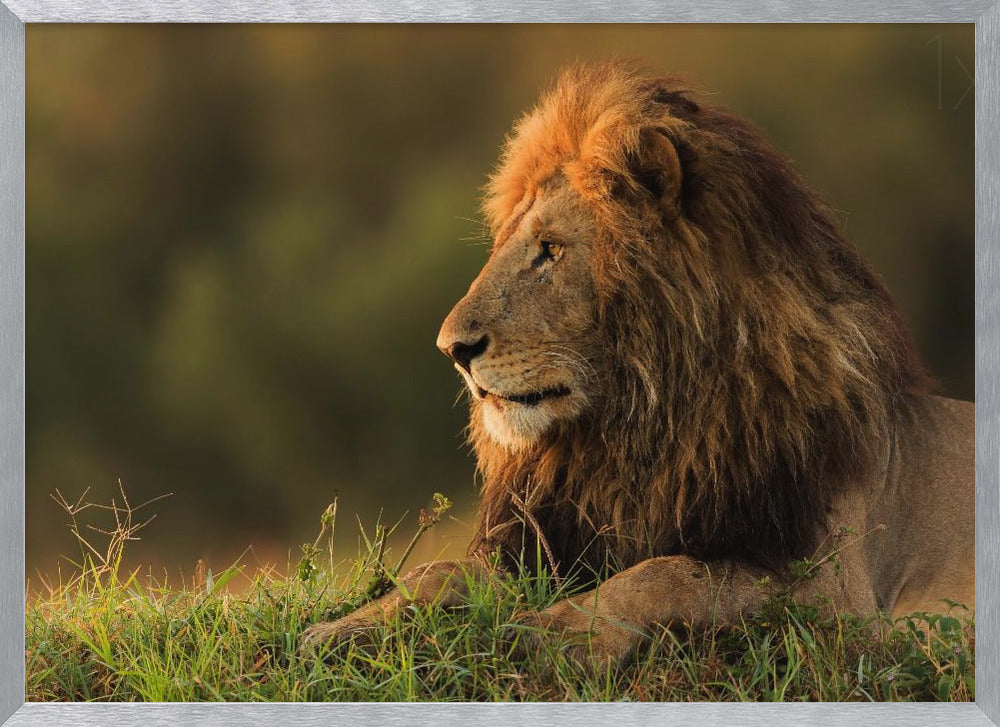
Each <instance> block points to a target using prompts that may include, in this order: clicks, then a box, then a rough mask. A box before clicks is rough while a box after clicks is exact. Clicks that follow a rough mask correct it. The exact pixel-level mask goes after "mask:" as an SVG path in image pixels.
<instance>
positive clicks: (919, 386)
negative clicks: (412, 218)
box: [304, 62, 975, 662]
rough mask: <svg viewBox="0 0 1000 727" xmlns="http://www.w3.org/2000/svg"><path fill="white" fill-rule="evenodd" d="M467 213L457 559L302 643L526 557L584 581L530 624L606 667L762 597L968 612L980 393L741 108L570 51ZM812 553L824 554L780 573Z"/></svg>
mask: <svg viewBox="0 0 1000 727" xmlns="http://www.w3.org/2000/svg"><path fill="white" fill-rule="evenodd" d="M483 208H484V213H485V218H486V221H487V223H488V225H489V228H490V232H491V234H492V238H493V245H492V249H491V253H490V256H489V259H488V261H487V262H486V264H485V266H484V267H483V269H482V271H481V272H480V273H479V275H478V277H477V278H476V279H475V280H474V281H473V283H472V285H471V287H470V288H469V291H468V293H467V294H466V295H465V297H463V298H462V299H461V300H460V301H459V302H458V303H457V304H456V305H455V307H454V309H453V310H452V311H451V312H450V313H449V315H448V316H447V318H446V319H445V321H444V324H443V325H442V327H441V331H440V334H439V336H438V339H437V345H438V347H439V348H440V349H441V350H442V351H443V352H444V353H445V354H446V355H447V356H448V357H450V358H451V359H452V361H453V362H454V365H455V368H456V369H457V370H458V372H459V374H461V376H462V378H463V379H464V382H465V384H466V387H467V389H468V393H469V395H470V415H469V430H468V431H469V439H470V441H471V444H472V445H473V447H474V450H475V453H476V456H477V459H478V468H479V471H480V473H481V477H482V491H481V502H480V507H479V513H478V525H477V529H476V535H475V537H474V539H473V542H472V545H471V547H470V557H469V559H467V560H460V561H448V562H438V563H431V564H429V565H425V566H422V567H421V568H418V569H416V570H415V571H413V572H412V573H410V574H408V575H407V576H405V577H404V578H402V579H401V581H400V585H401V588H399V589H396V590H394V591H392V592H391V593H389V594H388V595H386V596H384V597H383V598H381V599H379V600H377V601H375V602H373V603H371V604H369V605H367V606H365V607H363V608H361V609H359V610H358V611H356V612H355V613H354V614H351V615H349V616H347V617H345V618H342V619H340V620H338V621H334V622H331V623H321V624H316V625H314V626H312V627H310V628H309V629H307V631H306V632H305V634H304V644H306V645H315V644H317V643H320V642H325V641H329V640H334V641H338V640H342V639H346V638H350V637H351V636H353V635H355V634H358V633H359V632H361V631H363V630H364V629H366V628H368V627H370V626H371V625H373V624H375V623H378V622H379V621H380V620H383V619H386V618H388V617H390V616H391V615H392V614H393V613H395V612H396V611H397V610H398V609H400V608H402V607H404V606H405V605H406V604H409V603H418V604H421V603H429V602H432V601H434V602H436V603H440V604H442V605H444V606H452V605H456V604H459V603H461V601H462V597H463V593H464V592H465V589H466V587H467V586H466V583H467V580H466V579H467V577H469V576H470V575H471V576H474V577H487V576H488V574H489V573H490V572H491V565H490V563H491V562H492V563H493V564H496V563H497V559H496V557H494V558H493V560H492V561H491V560H490V558H489V554H494V553H498V554H499V557H500V566H499V567H501V568H511V567H515V566H517V564H518V563H519V562H520V561H521V560H522V559H521V554H522V553H523V552H524V549H525V548H528V552H529V553H534V552H536V551H535V548H538V549H539V551H538V552H544V554H545V561H546V563H545V564H544V567H546V568H548V569H550V570H552V571H553V572H556V573H559V574H561V576H562V577H567V576H568V575H569V574H571V573H573V574H576V575H577V576H580V574H583V577H584V578H585V579H587V578H589V579H591V580H592V581H593V582H594V583H596V584H597V585H596V587H595V588H593V589H592V590H590V591H586V592H584V593H582V594H581V595H576V596H572V597H570V598H567V599H566V600H564V601H561V602H558V603H556V604H555V605H554V606H552V607H550V608H548V609H547V610H545V611H542V612H540V613H526V614H522V615H521V617H520V619H519V620H520V621H521V622H522V623H527V624H531V625H536V626H539V627H542V628H541V629H540V630H535V629H530V630H527V631H531V632H533V633H536V632H538V631H540V632H542V633H547V632H549V631H551V632H555V633H560V634H562V635H563V636H568V637H580V638H579V639H574V638H571V639H570V643H581V644H586V648H587V653H588V654H589V655H590V656H591V657H593V658H596V659H600V660H607V661H614V662H622V661H624V660H626V659H627V658H628V657H629V655H630V654H631V653H633V652H634V651H635V650H636V648H637V647H639V646H640V645H641V644H642V643H643V642H644V641H647V640H648V637H649V635H650V634H651V633H653V631H654V629H655V628H658V627H663V626H669V625H670V624H681V623H685V624H688V625H690V626H693V627H699V626H706V627H707V626H710V625H725V624H734V623H738V622H739V620H740V619H741V618H743V617H744V616H746V615H748V614H752V613H753V612H754V611H755V609H758V608H760V607H761V606H762V605H763V603H764V602H765V601H766V600H767V599H768V598H769V597H770V594H773V592H774V589H776V588H785V589H787V592H790V593H791V594H792V595H793V596H795V597H796V598H800V599H812V598H814V597H817V596H818V597H820V599H821V601H822V602H823V603H826V604H827V607H828V608H830V609H833V610H835V611H836V612H841V613H850V614H856V615H862V616H863V615H873V614H876V613H877V612H880V611H881V612H883V613H885V614H888V615H892V616H896V615H899V614H902V613H909V612H913V611H917V610H926V611H932V612H933V611H940V610H942V609H943V608H944V607H943V603H944V602H943V601H942V599H951V600H953V601H958V602H962V603H964V604H967V605H968V606H970V607H974V598H975V594H974V589H973V571H974V546H973V542H974V541H973V527H974V464H973V462H974V456H973V451H974V406H973V404H971V403H965V402H959V401H954V400H950V399H945V398H940V397H937V396H933V395H931V394H930V393H929V391H930V386H931V384H930V382H929V378H928V376H927V374H926V373H925V371H924V369H923V367H922V365H921V363H920V361H919V359H918V357H917V354H916V353H915V348H914V345H913V343H912V341H911V338H910V335H909V334H908V332H907V330H906V328H905V326H904V324H903V321H902V319H901V316H900V314H899V312H898V311H897V309H896V307H895V306H894V304H893V301H892V299H891V297H890V295H889V293H888V292H887V290H886V288H885V286H884V285H883V284H882V282H881V281H880V280H879V278H878V277H877V275H876V274H875V272H874V271H873V270H872V268H871V266H870V265H869V264H868V263H867V262H866V261H865V260H864V259H862V257H861V256H860V254H859V253H858V251H857V250H856V249H855V248H854V247H853V246H852V245H851V244H850V243H849V242H847V241H846V240H845V238H844V236H843V235H842V234H841V231H840V230H839V229H838V226H837V225H836V224H835V222H834V216H833V214H832V212H831V210H830V208H829V207H828V206H827V205H826V204H824V203H823V202H822V201H821V200H820V198H819V197H818V196H817V194H816V193H814V192H813V191H812V190H811V189H810V188H809V187H808V186H807V185H806V183H805V182H804V181H803V179H802V178H801V177H800V175H799V174H798V173H797V172H796V171H795V169H794V168H793V167H792V165H791V164H790V162H789V161H788V160H787V159H786V158H785V157H783V156H782V155H781V154H779V153H778V152H777V151H776V150H775V149H774V148H772V146H771V145H769V144H768V142H766V141H765V140H764V138H763V136H762V134H761V133H760V132H759V131H758V130H757V129H756V128H754V127H753V126H752V125H751V124H750V123H748V122H747V121H745V120H743V119H741V118H738V117H737V116H735V115H733V114H731V113H728V112H726V111H724V110H720V109H718V108H713V107H712V106H709V105H706V104H704V103H703V102H702V101H701V100H700V97H699V95H698V94H697V93H695V92H694V91H692V90H691V89H690V88H688V87H687V86H686V85H685V84H684V83H682V82H681V81H680V80H678V79H676V78H672V77H668V78H660V77H656V76H654V75H652V74H651V73H649V72H647V71H645V70H643V69H641V68H637V67H635V66H634V65H632V64H629V63H622V62H613V63H603V64H591V65H579V66H576V67H572V68H570V69H568V70H566V71H565V72H563V73H562V75H561V76H560V77H559V78H558V80H557V82H556V83H555V85H554V87H553V88H552V89H551V90H550V91H549V92H548V93H547V94H546V95H545V96H544V97H543V98H542V100H541V101H540V103H539V104H538V105H537V106H536V107H535V108H534V109H532V110H531V111H530V112H528V113H527V114H526V115H525V116H523V117H522V118H521V119H520V120H519V121H518V122H517V124H516V126H515V128H514V130H513V132H512V134H511V135H510V136H509V137H508V139H507V140H506V142H505V146H504V150H503V153H502V156H501V160H500V162H499V165H498V167H497V169H496V170H495V171H494V173H493V174H492V175H491V177H490V179H489V181H488V184H487V186H486V190H485V195H484V204H483ZM824 548H833V549H835V551H836V556H837V560H838V566H839V567H837V568H833V567H828V568H819V569H818V570H817V571H816V572H815V573H812V574H811V577H809V578H802V577H800V576H796V575H795V572H794V570H795V569H793V568H792V567H791V566H792V564H793V563H795V562H796V561H801V559H804V558H813V559H814V560H816V559H818V560H822V558H820V557H819V556H817V553H822V552H825V551H824ZM523 560H525V561H531V560H532V559H531V558H526V559H523ZM522 567H523V562H522ZM800 575H801V574H800ZM765 583H770V584H771V586H770V588H765V587H762V584H765ZM579 655H580V656H581V657H582V656H583V655H584V654H583V653H582V652H581V653H580V654H579Z"/></svg>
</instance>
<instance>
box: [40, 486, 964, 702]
mask: <svg viewBox="0 0 1000 727" xmlns="http://www.w3.org/2000/svg"><path fill="white" fill-rule="evenodd" d="M122 499H123V503H118V504H116V503H115V502H112V504H111V505H102V506H98V505H95V504H93V503H85V502H83V501H82V500H81V501H78V502H76V503H69V502H67V501H65V500H63V499H62V498H61V496H60V497H59V501H60V502H61V504H62V505H63V507H64V509H66V511H67V513H68V514H69V516H70V519H71V529H72V531H73V532H74V534H76V535H77V538H78V540H79V541H80V548H81V551H80V555H79V559H78V560H75V561H73V566H72V567H73V572H72V574H71V575H70V576H68V577H66V578H65V579H64V580H62V581H61V582H60V583H57V584H54V585H49V586H48V587H47V588H46V589H45V590H44V591H43V592H42V593H39V594H35V595H33V597H31V598H29V602H28V607H27V612H26V618H25V630H26V633H25V659H26V664H27V677H26V685H25V690H26V699H28V700H29V701H31V700H74V701H77V700H98V701H107V700H151V701H196V700H213V701H216V700H227V701H302V700H305V701H323V700H347V701H367V700H378V701H383V700H388V701H409V700H489V701H492V700H519V701H529V700H530V701H535V700H586V701H606V700H652V701H678V700H786V701H787V700H837V701H844V700H956V701H967V700H972V699H974V698H975V681H974V676H973V671H974V657H973V649H974V638H973V620H972V618H971V617H970V616H966V615H964V609H962V607H960V606H957V605H955V606H954V607H953V608H952V612H953V613H952V614H948V615H939V614H915V615H913V616H911V617H908V618H905V619H901V620H899V621H898V622H897V623H896V624H895V625H896V626H897V627H898V628H895V629H892V628H886V627H887V626H889V625H890V624H889V622H888V620H887V619H886V618H885V617H881V618H878V617H873V618H871V619H866V620H863V619H857V618H852V617H846V616H840V617H824V616H822V615H821V612H820V609H818V608H817V607H816V606H815V605H809V604H802V603H795V602H793V601H791V600H789V599H788V598H786V597H784V596H777V597H775V598H774V599H772V600H771V601H770V602H769V604H768V606H767V608H765V609H764V610H763V611H762V613H761V614H760V615H758V616H755V617H753V618H749V619H747V620H746V621H745V622H744V623H743V624H742V625H740V626H739V627H737V628H732V629H727V630H719V629H712V630H702V631H695V630H678V631H667V630H661V631H659V632H658V633H656V634H654V635H653V639H652V645H651V647H650V648H649V649H648V650H646V651H644V652H643V653H642V654H641V655H639V656H638V658H637V659H636V660H635V662H634V663H632V664H630V665H629V666H626V667H620V668H611V667H608V668H603V669H593V668H590V667H588V666H587V665H584V664H580V663H578V662H574V661H572V660H569V659H567V658H565V657H564V655H563V654H562V652H561V649H560V644H559V641H558V639H556V638H554V637H553V639H552V640H551V641H550V642H549V643H550V644H551V647H550V648H548V649H546V650H545V651H544V653H533V654H529V655H528V656H527V657H524V658H523V659H520V660H519V659H517V658H515V657H514V656H512V654H513V653H515V651H514V650H515V646H516V639H517V636H516V634H517V630H516V629H511V628H508V626H509V624H510V623H511V620H512V618H513V617H514V615H515V614H516V613H518V612H519V611H521V610H524V609H526V608H545V607H546V606H548V605H550V604H552V603H554V602H555V601H557V600H558V599H560V598H562V597H564V596H565V595H567V593H569V592H570V589H571V586H568V585H566V584H557V583H556V582H555V581H554V580H553V579H552V578H551V577H548V576H546V575H544V574H543V575H540V576H531V575H527V574H526V573H521V574H519V575H509V576H504V577H502V578H497V579H495V580H491V581H488V582H487V581H482V582H470V584H469V585H470V595H469V597H468V601H467V603H466V605H465V606H464V607H462V608H459V609H455V610H445V609H442V608H437V607H426V608H417V607H411V608H410V609H408V610H407V611H406V612H405V613H403V614H401V615H400V616H399V617H397V618H395V619H393V620H392V621H391V622H390V623H388V624H386V625H385V626H384V627H381V628H379V629H378V630H377V632H376V633H375V637H374V644H373V645H372V646H370V647H368V648H367V649H364V648H361V647H360V646H357V645H355V644H353V643H352V644H349V645H348V646H347V647H346V648H342V649H339V650H336V651H333V652H327V653H325V654H324V655H323V656H324V658H315V657H300V656H298V655H297V654H296V644H297V641H298V638H299V635H300V634H301V632H302V631H303V630H304V629H305V628H306V627H307V626H308V625H309V624H311V623H313V622H316V621H320V620H326V619H330V618H336V617H337V616H340V615H343V614H345V613H348V612H349V611H350V610H352V609H353V608H355V607H356V606H357V605H358V604H360V603H362V602H364V601H365V600H366V599H368V598H370V597H372V596H374V595H377V594H378V593H380V592H383V591H384V590H385V588H387V587H388V586H390V585H391V582H392V578H393V577H394V576H395V575H396V572H397V571H398V569H400V568H402V567H403V565H404V561H405V557H403V558H400V559H399V562H397V563H396V564H395V565H394V566H393V567H389V566H386V565H384V563H385V562H387V561H388V560H389V558H388V556H389V554H388V552H387V550H386V546H385V543H386V539H387V536H388V534H389V533H391V532H392V528H384V527H382V526H381V525H378V526H376V528H375V532H374V534H373V535H372V536H371V537H367V535H366V536H365V538H364V544H363V547H362V552H361V553H360V554H359V556H358V558H357V559H356V560H354V561H352V562H351V563H350V567H349V569H348V572H347V574H346V575H339V576H337V575H334V574H333V570H332V569H331V566H332V564H333V560H332V552H331V546H332V535H333V528H334V527H335V525H336V505H335V504H334V505H333V506H331V508H329V509H328V510H327V511H326V513H324V515H323V518H322V521H321V529H320V534H319V536H318V537H317V539H316V541H315V542H314V543H311V544H308V545H305V546H303V548H302V551H303V554H302V558H301V560H300V561H299V563H298V564H297V567H294V568H290V569H289V574H288V575H281V574H278V573H276V572H273V571H259V572H257V573H255V574H254V575H253V576H252V578H251V582H250V585H249V587H248V588H247V589H246V590H245V591H244V592H242V593H240V594H238V595H237V594H234V593H231V592H229V589H228V586H229V585H231V584H232V582H233V579H234V578H237V577H238V576H241V574H242V568H241V566H240V565H239V564H236V565H234V566H233V567H231V568H229V569H227V570H225V571H224V572H222V573H219V574H213V573H211V572H203V573H200V574H198V575H197V577H196V580H195V583H194V584H193V585H190V584H189V585H186V586H184V585H182V586H181V587H171V586H169V585H168V584H167V583H166V582H155V581H153V580H152V579H150V578H149V577H140V575H139V572H138V571H131V572H129V571H126V570H125V569H124V568H123V566H122V562H123V561H122V556H123V552H124V550H125V546H126V545H127V543H128V542H129V541H130V540H134V539H136V538H137V537H138V535H137V533H138V531H139V530H140V529H141V528H142V527H143V526H144V525H145V524H146V522H148V521H143V522H140V521H138V520H137V519H136V514H137V512H138V511H140V510H141V509H142V508H141V507H137V508H132V507H131V506H130V505H129V504H128V501H127V499H125V498H124V493H123V494H122ZM447 505H448V503H447V501H446V500H444V499H443V498H442V499H440V500H438V501H437V507H436V508H435V510H433V511H432V512H431V513H421V518H420V521H419V525H418V528H417V532H416V534H415V536H414V539H413V541H411V544H412V542H415V540H416V538H417V537H419V535H420V534H422V533H423V532H424V531H426V530H427V529H429V528H430V527H433V525H434V524H435V523H436V522H437V520H438V519H439V518H440V517H441V515H442V514H443V513H444V511H445V510H446V509H447ZM87 511H90V512H89V513H88V512H87ZM98 511H103V512H104V513H105V515H110V516H111V517H112V519H113V521H114V522H113V525H112V526H111V527H110V528H104V529H99V530H98V529H95V528H92V529H91V531H89V532H96V533H97V534H98V535H100V536H101V537H102V538H104V539H105V541H106V542H104V543H103V544H102V545H101V547H97V546H96V545H95V544H93V543H92V542H91V541H90V540H89V539H88V538H91V537H93V536H91V535H90V534H88V535H86V536H84V533H83V532H82V530H83V528H84V526H83V525H81V523H80V520H81V519H82V518H83V517H84V516H85V515H87V514H91V513H94V512H98ZM362 532H364V531H362ZM324 543H325V545H326V547H324ZM406 550H407V551H408V550H409V548H407V549H406ZM535 557H537V558H539V559H540V560H541V559H542V558H544V554H542V553H537V554H535ZM243 577H247V576H243Z"/></svg>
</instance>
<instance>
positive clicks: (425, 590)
mask: <svg viewBox="0 0 1000 727" xmlns="http://www.w3.org/2000/svg"><path fill="white" fill-rule="evenodd" d="M489 573H491V569H490V568H489V567H488V566H487V565H486V564H485V563H483V561H481V560H478V559H475V558H467V559H464V560H447V561H436V562H433V563H427V564H425V565H422V566H420V567H418V568H415V569H413V570H412V571H410V572H409V573H407V574H406V575H405V576H403V577H402V578H400V579H399V580H398V581H397V587H396V588H393V589H392V590H391V591H390V592H389V593H387V594H386V595H384V596H382V597H381V598H378V599H376V600H374V601H372V602H371V603H368V604H366V605H364V606H362V607H361V608H359V609H358V610H357V611H355V612H354V613H351V614H349V615H347V616H345V617H343V618H341V619H338V620H336V621H327V622H324V623H318V624H313V625H312V626H310V627H309V628H307V629H306V630H305V631H304V632H303V633H302V637H301V639H300V641H299V648H300V650H303V651H308V650H311V649H314V648H316V647H317V646H318V645H320V644H324V643H329V642H341V641H346V640H348V639H350V638H352V637H355V636H358V635H361V634H364V633H365V632H367V631H368V630H369V629H371V628H373V627H375V626H377V625H379V624H381V623H385V622H387V621H388V620H390V619H391V618H393V616H394V615H395V614H396V613H397V612H398V611H399V610H400V609H402V608H405V607H406V606H408V605H410V604H417V605H427V604H431V603H434V604H437V605H440V606H443V607H446V608H447V607H452V606H457V605H459V604H460V603H461V602H462V599H463V597H464V596H465V595H466V594H467V593H468V579H469V578H481V577H483V576H486V575H488V574H489Z"/></svg>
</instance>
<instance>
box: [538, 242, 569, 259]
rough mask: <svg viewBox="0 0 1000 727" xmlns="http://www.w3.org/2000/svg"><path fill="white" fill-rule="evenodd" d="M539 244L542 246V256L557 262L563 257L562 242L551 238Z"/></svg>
mask: <svg viewBox="0 0 1000 727" xmlns="http://www.w3.org/2000/svg"><path fill="white" fill-rule="evenodd" d="M539 245H540V246H541V248H542V257H544V258H545V259H546V260H551V261H552V262H555V261H556V260H558V259H559V258H561V257H562V254H563V247H564V246H563V245H562V244H560V243H558V242H552V241H551V240H542V241H541V242H540V243H539Z"/></svg>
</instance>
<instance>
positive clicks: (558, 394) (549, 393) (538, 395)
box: [476, 384, 570, 406]
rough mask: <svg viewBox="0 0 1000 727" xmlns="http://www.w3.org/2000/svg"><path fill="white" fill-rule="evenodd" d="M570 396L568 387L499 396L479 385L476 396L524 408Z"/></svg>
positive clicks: (554, 387)
mask: <svg viewBox="0 0 1000 727" xmlns="http://www.w3.org/2000/svg"><path fill="white" fill-rule="evenodd" d="M569 394H570V390H569V387H568V386H553V387H550V388H548V389H542V390H541V391H529V392H527V393H525V394H497V393H496V392H493V391H487V390H486V389H484V388H483V387H481V386H479V385H478V384H477V385H476V395H477V396H478V398H480V399H493V400H500V401H510V402H513V403H515V404H523V405H524V406H538V405H539V404H540V403H542V402H543V401H545V400H547V399H559V398H562V397H564V396H569Z"/></svg>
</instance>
